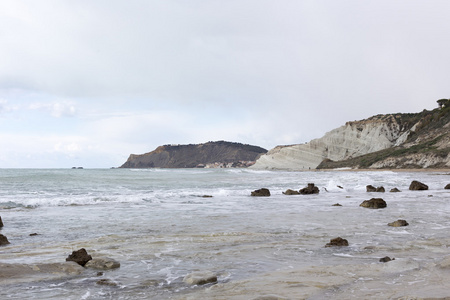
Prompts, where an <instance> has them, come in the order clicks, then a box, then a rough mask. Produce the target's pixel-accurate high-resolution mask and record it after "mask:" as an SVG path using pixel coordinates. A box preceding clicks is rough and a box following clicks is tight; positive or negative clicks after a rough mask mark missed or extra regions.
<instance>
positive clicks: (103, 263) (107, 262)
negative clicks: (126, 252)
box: [84, 257, 120, 270]
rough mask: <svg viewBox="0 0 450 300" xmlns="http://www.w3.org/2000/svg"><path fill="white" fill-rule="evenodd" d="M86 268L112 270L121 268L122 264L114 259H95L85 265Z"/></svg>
mask: <svg viewBox="0 0 450 300" xmlns="http://www.w3.org/2000/svg"><path fill="white" fill-rule="evenodd" d="M84 266H85V267H86V268H92V269H97V270H111V269H117V268H120V263H119V262H118V261H117V260H114V259H112V258H108V257H105V258H93V259H91V260H90V261H88V262H87V263H86V264H85V265H84Z"/></svg>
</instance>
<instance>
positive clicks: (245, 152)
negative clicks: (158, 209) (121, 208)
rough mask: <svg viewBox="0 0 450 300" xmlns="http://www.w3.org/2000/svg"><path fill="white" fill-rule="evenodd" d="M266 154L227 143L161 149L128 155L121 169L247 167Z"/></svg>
mask: <svg viewBox="0 0 450 300" xmlns="http://www.w3.org/2000/svg"><path fill="white" fill-rule="evenodd" d="M266 152H267V150H266V149H264V148H261V147H258V146H252V145H246V144H241V143H233V142H226V141H217V142H207V143H203V144H189V145H163V146H159V147H158V148H156V149H155V150H153V151H152V152H149V153H145V154H140V155H136V154H131V155H130V156H129V158H128V160H127V161H126V162H125V163H124V164H123V165H122V166H121V168H205V167H206V168H208V167H248V166H250V165H252V164H254V163H255V161H256V160H257V159H258V157H259V156H260V155H261V154H264V153H266Z"/></svg>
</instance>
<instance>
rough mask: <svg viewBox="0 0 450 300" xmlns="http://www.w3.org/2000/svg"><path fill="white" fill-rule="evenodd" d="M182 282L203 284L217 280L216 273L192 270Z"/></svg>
mask: <svg viewBox="0 0 450 300" xmlns="http://www.w3.org/2000/svg"><path fill="white" fill-rule="evenodd" d="M183 282H185V283H187V284H189V285H204V284H208V283H215V282H217V275H215V274H214V273H212V272H210V271H204V272H194V273H191V274H188V275H186V276H185V277H184V278H183Z"/></svg>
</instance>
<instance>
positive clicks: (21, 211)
mask: <svg viewBox="0 0 450 300" xmlns="http://www.w3.org/2000/svg"><path fill="white" fill-rule="evenodd" d="M415 179H417V180H420V181H422V182H424V183H426V184H428V185H429V187H430V189H429V190H428V191H415V192H413V191H409V190H408V186H409V184H410V182H411V181H412V180H415ZM310 182H312V183H315V184H316V185H317V186H318V187H319V188H320V194H319V195H298V196H286V195H283V194H282V192H283V191H285V190H286V189H297V190H298V189H300V188H303V187H305V186H306V185H307V184H308V183H310ZM447 183H450V176H449V174H448V173H446V172H435V173H432V172H417V173H414V172H392V171H377V172H350V171H345V172H337V171H336V172H277V171H253V170H248V169H145V170H133V169H92V170H90V169H82V170H78V169H77V170H72V169H69V170H65V169H0V216H1V217H2V220H3V223H4V224H5V226H4V227H3V229H1V231H0V233H2V234H4V235H5V236H7V237H8V239H9V241H10V242H11V244H10V245H8V246H3V247H1V248H0V263H8V264H36V263H56V262H64V260H65V258H66V257H67V256H68V255H69V254H70V253H71V252H72V251H73V250H77V249H79V248H82V247H83V248H85V249H86V250H87V251H88V253H89V254H91V255H92V256H94V257H111V258H114V259H116V260H118V261H119V262H120V263H121V267H120V268H119V269H116V270H111V271H105V272H104V274H103V275H102V276H101V277H100V278H107V279H109V280H111V281H114V282H116V283H117V286H113V287H111V286H101V285H98V284H96V281H97V280H98V279H99V276H98V275H97V272H96V271H94V270H90V269H87V270H86V271H85V272H83V273H82V274H81V275H77V276H74V277H69V278H67V277H64V276H61V278H57V279H51V280H48V279H45V278H39V277H36V278H35V279H31V280H30V279H29V278H28V279H27V280H24V278H18V279H17V280H14V281H8V282H6V281H5V282H3V283H2V282H0V285H1V289H0V296H1V298H2V299H4V298H5V299H6V298H10V299H50V298H53V299H205V298H206V299H208V298H211V299H252V298H254V297H256V296H258V293H260V294H261V295H264V294H276V295H279V296H281V297H285V298H287V299H298V298H301V297H303V296H301V295H306V296H307V297H306V296H305V298H311V299H321V298H322V297H326V298H330V297H331V298H336V299H347V298H348V299H380V298H379V297H381V298H386V299H388V298H390V297H394V298H395V297H397V298H399V297H404V296H408V295H409V296H411V295H412V296H414V295H416V296H417V295H419V296H421V297H422V296H426V297H442V296H450V293H448V294H445V293H446V291H447V290H448V289H447V287H445V286H443V284H442V282H444V281H445V280H447V279H450V276H448V277H446V276H447V275H450V273H449V274H447V273H446V272H447V271H446V270H443V269H442V268H439V267H437V265H438V264H439V262H440V261H441V260H443V259H445V258H446V257H447V256H448V255H450V251H449V250H448V247H449V245H450V235H449V234H448V232H449V230H450V203H449V201H450V197H449V196H450V191H449V190H444V189H443V187H444V186H445V185H446V184H447ZM368 184H372V185H374V186H384V187H385V188H386V190H387V191H389V190H390V189H391V188H394V187H397V188H399V189H400V190H402V192H401V193H389V192H386V193H383V194H381V193H367V192H366V189H365V187H366V185H368ZM338 186H341V187H342V188H339V187H338ZM262 187H265V188H269V189H270V191H271V194H272V196H271V197H265V198H255V197H250V193H251V191H253V190H255V189H259V188H262ZM205 195H207V196H212V197H203V196H205ZM373 197H381V198H383V199H384V200H386V202H387V203H388V207H387V208H385V209H382V210H370V209H364V208H361V207H359V204H360V203H361V202H362V201H364V200H368V199H370V198H373ZM335 203H340V204H341V205H342V207H335V206H332V204H335ZM397 219H406V220H407V221H408V222H409V223H410V225H409V226H407V227H401V228H394V227H389V226H387V223H389V222H393V221H395V220H397ZM31 233H38V235H36V236H30V234H31ZM338 236H341V237H343V238H346V239H348V241H349V244H350V245H349V247H346V248H324V245H325V244H326V243H328V242H329V240H330V239H332V238H335V237H338ZM386 255H388V256H391V257H396V262H395V263H393V264H390V265H389V269H386V268H387V267H385V266H388V264H389V263H388V264H385V265H383V267H381V266H380V263H379V262H378V259H379V258H381V257H384V256H386ZM333 266H339V268H335V269H334V271H333V272H334V273H335V275H333V276H334V277H332V278H331V277H330V278H329V279H327V282H326V283H322V285H320V284H318V281H320V280H321V278H325V277H326V276H330V274H328V273H326V272H329V271H326V270H329V269H333ZM412 266H414V267H412ZM371 268H372V269H373V270H372V271H373V272H372V273H371V276H366V275H367V274H366V273H364V272H363V270H365V271H367V270H368V269H371ZM380 268H383V269H380ZM391 269H392V270H391ZM295 270H307V271H298V273H296V277H297V279H298V281H299V282H297V283H296V284H295V285H294V284H292V286H290V288H289V289H286V288H285V287H284V286H283V288H282V285H283V284H284V285H286V284H288V283H289V282H291V281H292V280H293V279H292V278H290V277H292V273H289V272H295ZM358 270H360V271H358ZM194 271H211V272H213V273H215V274H217V275H218V284H216V285H209V286H200V287H198V286H194V287H192V286H188V285H186V284H185V283H184V282H183V277H184V276H186V275H187V274H189V273H192V272H194ZM0 272H1V270H0ZM305 272H309V273H308V274H309V275H308V276H307V278H309V280H306V279H304V277H305V274H306V273H305ZM267 274H271V276H267ZM287 274H290V275H287ZM419 274H420V276H419ZM436 274H438V275H439V278H441V279H442V282H440V281H439V280H437V279H436V276H437V275H436ZM285 277H286V278H285ZM419 277H420V278H419ZM261 278H264V280H265V281H267V284H264V285H263V286H262V287H261V286H260V285H259V284H258V282H260V281H261ZM302 278H303V279H302ZM311 278H316V279H314V280H317V281H314V280H313V279H311ZM388 283H389V284H388ZM321 286H322V287H321ZM430 286H435V288H432V289H430V288H429V287H430ZM439 287H442V288H439ZM255 293H257V294H256V295H255ZM414 293H415V294H414ZM344 295H345V296H344Z"/></svg>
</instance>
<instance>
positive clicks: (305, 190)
mask: <svg viewBox="0 0 450 300" xmlns="http://www.w3.org/2000/svg"><path fill="white" fill-rule="evenodd" d="M318 193H319V188H318V187H317V186H315V185H314V183H308V186H307V187H305V188H302V189H301V190H300V194H302V195H311V194H318Z"/></svg>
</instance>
